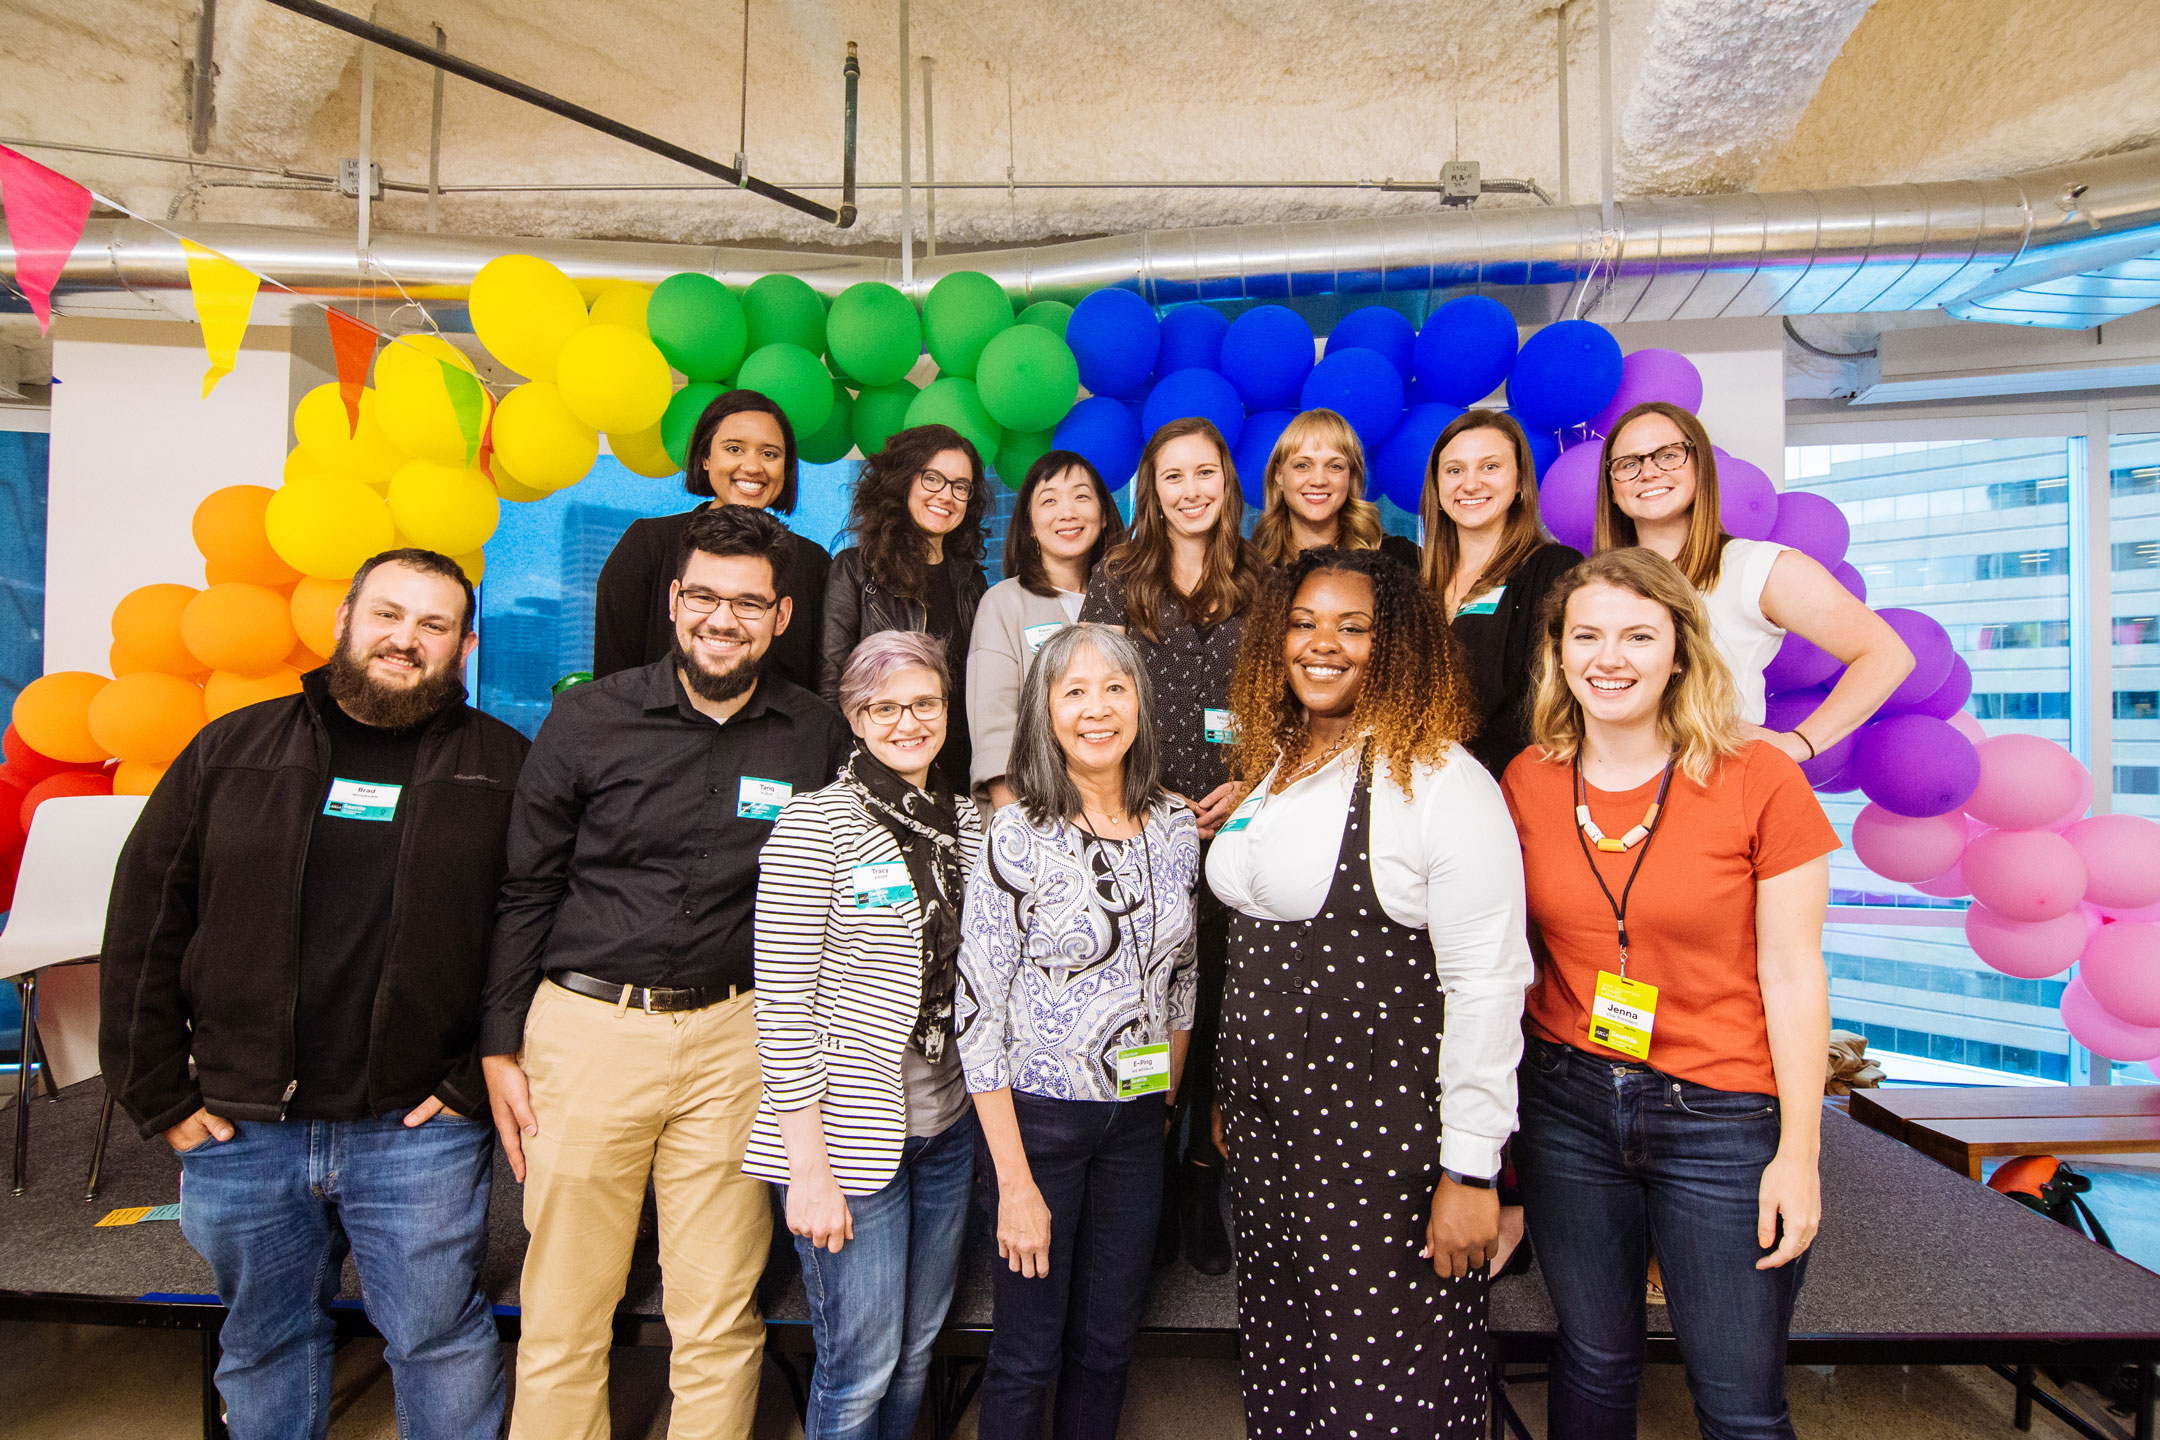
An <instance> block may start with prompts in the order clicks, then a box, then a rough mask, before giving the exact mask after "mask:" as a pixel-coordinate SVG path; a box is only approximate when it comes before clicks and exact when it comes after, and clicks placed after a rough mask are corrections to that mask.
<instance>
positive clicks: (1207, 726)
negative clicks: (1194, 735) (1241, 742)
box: [1200, 707, 1237, 745]
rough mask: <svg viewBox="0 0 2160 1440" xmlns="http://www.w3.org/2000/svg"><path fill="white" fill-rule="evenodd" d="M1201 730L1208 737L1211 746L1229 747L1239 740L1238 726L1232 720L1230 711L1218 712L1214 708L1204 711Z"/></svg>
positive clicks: (1201, 713)
mask: <svg viewBox="0 0 2160 1440" xmlns="http://www.w3.org/2000/svg"><path fill="white" fill-rule="evenodd" d="M1200 729H1201V733H1202V734H1204V735H1206V736H1207V742H1208V744H1210V745H1228V744H1229V743H1230V742H1231V741H1233V740H1235V739H1237V726H1236V724H1235V723H1234V722H1233V721H1232V720H1231V718H1230V712H1229V711H1228V710H1217V709H1214V708H1213V707H1210V708H1208V709H1206V710H1202V711H1201V712H1200Z"/></svg>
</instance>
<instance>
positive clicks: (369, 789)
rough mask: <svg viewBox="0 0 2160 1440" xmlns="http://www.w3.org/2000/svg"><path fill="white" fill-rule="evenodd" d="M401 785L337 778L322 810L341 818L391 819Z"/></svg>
mask: <svg viewBox="0 0 2160 1440" xmlns="http://www.w3.org/2000/svg"><path fill="white" fill-rule="evenodd" d="M404 791H405V787H404V786H402V785H376V784H372V783H370V782H368V781H366V780H343V779H336V780H332V781H331V782H330V798H329V799H328V800H326V801H324V802H323V807H322V813H323V814H325V815H334V816H336V817H337V818H338V819H340V820H391V819H395V818H396V816H397V802H398V796H399V795H401V794H403V793H404Z"/></svg>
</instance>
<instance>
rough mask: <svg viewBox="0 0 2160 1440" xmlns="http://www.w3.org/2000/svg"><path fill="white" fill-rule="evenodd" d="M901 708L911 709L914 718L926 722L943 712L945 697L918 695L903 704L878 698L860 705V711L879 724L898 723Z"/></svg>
mask: <svg viewBox="0 0 2160 1440" xmlns="http://www.w3.org/2000/svg"><path fill="white" fill-rule="evenodd" d="M903 710H908V711H912V712H913V713H914V716H915V718H916V719H918V720H920V721H922V722H924V723H925V724H928V723H929V722H930V721H932V720H935V719H937V718H938V717H939V716H941V715H943V714H944V713H945V697H944V696H942V695H918V696H917V697H916V698H914V699H913V700H910V701H908V703H907V704H905V705H903V704H901V703H900V702H899V701H897V700H878V701H873V702H872V703H871V704H868V705H865V706H863V707H862V713H863V714H865V715H868V716H869V717H870V718H871V719H872V720H875V721H877V723H878V724H880V725H897V724H899V723H900V712H901V711H903Z"/></svg>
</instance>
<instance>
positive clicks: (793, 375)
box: [735, 340, 833, 446]
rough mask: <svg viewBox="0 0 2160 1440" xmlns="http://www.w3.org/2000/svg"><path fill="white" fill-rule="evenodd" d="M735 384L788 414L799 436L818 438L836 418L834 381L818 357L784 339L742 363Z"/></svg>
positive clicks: (760, 348) (753, 352)
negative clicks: (829, 421) (762, 397)
mask: <svg viewBox="0 0 2160 1440" xmlns="http://www.w3.org/2000/svg"><path fill="white" fill-rule="evenodd" d="M735 383H736V384H738V385H740V386H741V387H742V388H743V389H745V390H755V391H757V392H758V394H760V395H763V396H764V397H765V398H766V399H768V400H770V401H772V402H773V403H774V404H775V405H778V406H779V407H780V408H781V409H782V410H784V411H786V412H787V418H788V424H790V425H792V426H794V427H795V434H796V435H797V436H798V437H800V436H804V435H815V434H816V433H817V432H818V431H820V430H822V429H824V428H825V421H826V420H827V419H828V418H829V417H830V416H831V415H832V394H833V378H832V376H830V375H828V374H826V373H825V367H824V365H823V364H822V363H820V362H819V360H818V358H817V356H815V355H813V354H811V353H810V352H809V351H808V350H805V349H804V348H803V347H802V346H800V345H792V344H789V343H788V342H787V341H784V340H782V341H777V342H775V343H774V344H771V345H760V346H759V347H758V348H757V349H755V350H753V351H751V352H750V358H749V359H747V360H745V361H743V362H742V374H741V375H739V376H737V377H736V382H735ZM800 443H801V442H800V439H799V438H798V440H797V444H798V446H799V445H800Z"/></svg>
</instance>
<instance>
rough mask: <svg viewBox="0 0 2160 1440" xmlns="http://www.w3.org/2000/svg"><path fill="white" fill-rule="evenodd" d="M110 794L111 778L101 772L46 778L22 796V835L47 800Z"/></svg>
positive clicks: (86, 771) (91, 771)
mask: <svg viewBox="0 0 2160 1440" xmlns="http://www.w3.org/2000/svg"><path fill="white" fill-rule="evenodd" d="M110 794H112V776H110V775H108V774H106V773H105V772H104V771H103V770H69V771H66V772H64V773H62V774H59V775H52V776H48V777H46V778H45V779H43V780H40V781H38V783H37V784H35V785H33V786H31V787H30V791H29V793H28V794H26V795H24V796H23V802H22V811H21V814H22V828H23V833H24V834H26V835H27V834H29V833H30V817H31V816H33V815H35V814H37V808H38V806H40V805H42V804H44V803H45V802H46V801H47V800H58V799H60V798H61V797H63V796H70V795H110Z"/></svg>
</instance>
